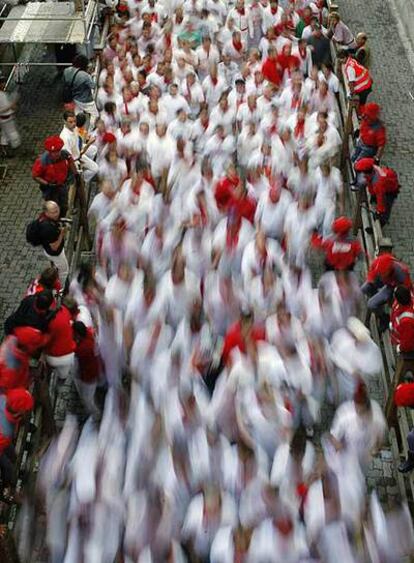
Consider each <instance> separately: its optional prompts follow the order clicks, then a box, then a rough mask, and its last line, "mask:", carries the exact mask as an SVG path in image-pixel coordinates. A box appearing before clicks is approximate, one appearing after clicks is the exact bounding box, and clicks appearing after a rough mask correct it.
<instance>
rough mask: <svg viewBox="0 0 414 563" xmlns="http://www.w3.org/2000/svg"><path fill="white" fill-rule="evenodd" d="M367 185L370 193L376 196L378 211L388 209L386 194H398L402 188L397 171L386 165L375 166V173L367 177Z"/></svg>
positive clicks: (383, 211)
mask: <svg viewBox="0 0 414 563" xmlns="http://www.w3.org/2000/svg"><path fill="white" fill-rule="evenodd" d="M367 187H368V191H369V193H370V194H371V195H374V196H375V197H376V200H377V211H378V213H385V211H386V208H387V205H386V204H387V199H386V197H385V196H386V194H391V193H394V194H397V193H398V192H399V189H400V186H399V183H398V177H397V176H396V174H395V172H394V171H393V170H392V169H391V168H387V167H385V166H374V173H373V174H372V175H371V176H370V178H367Z"/></svg>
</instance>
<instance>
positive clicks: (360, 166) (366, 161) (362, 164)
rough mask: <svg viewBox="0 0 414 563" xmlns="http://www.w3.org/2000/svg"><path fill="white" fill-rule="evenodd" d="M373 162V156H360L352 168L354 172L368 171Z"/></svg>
mask: <svg viewBox="0 0 414 563" xmlns="http://www.w3.org/2000/svg"><path fill="white" fill-rule="evenodd" d="M374 164H375V160H374V159H373V158H361V159H360V160H358V161H357V162H356V163H355V165H354V168H355V170H356V172H370V171H371V170H372V168H373V166H374Z"/></svg>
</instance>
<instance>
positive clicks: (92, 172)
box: [80, 147, 99, 184]
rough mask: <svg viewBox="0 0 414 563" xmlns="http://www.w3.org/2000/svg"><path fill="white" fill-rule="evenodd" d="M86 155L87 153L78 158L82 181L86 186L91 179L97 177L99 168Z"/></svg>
mask: <svg viewBox="0 0 414 563" xmlns="http://www.w3.org/2000/svg"><path fill="white" fill-rule="evenodd" d="M90 148H92V147H90ZM94 148H95V147H94ZM87 153H88V151H87V152H86V153H85V154H84V155H83V156H81V158H80V161H81V163H82V170H83V179H84V180H85V183H86V184H88V183H89V182H90V181H91V180H92V178H93V177H94V176H96V175H97V173H98V170H99V166H98V165H97V164H96V162H95V161H94V160H92V159H91V158H90V157H89V156H88V154H87Z"/></svg>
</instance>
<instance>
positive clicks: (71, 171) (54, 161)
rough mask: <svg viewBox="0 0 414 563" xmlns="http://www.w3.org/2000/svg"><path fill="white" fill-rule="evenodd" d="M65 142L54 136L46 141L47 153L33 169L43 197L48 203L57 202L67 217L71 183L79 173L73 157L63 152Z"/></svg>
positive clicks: (34, 178) (37, 160)
mask: <svg viewBox="0 0 414 563" xmlns="http://www.w3.org/2000/svg"><path fill="white" fill-rule="evenodd" d="M63 146H64V141H63V140H62V139H61V138H60V137H58V136H56V135H54V136H52V137H48V138H47V139H46V140H45V143H44V147H45V152H44V153H43V154H42V155H40V156H39V157H38V158H37V159H36V161H35V163H34V164H33V167H32V178H33V180H34V181H35V182H37V183H38V184H39V185H40V190H41V192H42V197H43V199H44V200H46V201H55V202H56V203H57V204H58V205H59V207H60V211H61V214H62V215H61V216H62V217H65V216H66V212H67V210H68V197H69V186H68V184H69V181H70V180H71V178H72V177H75V178H76V177H77V176H78V175H79V172H78V170H77V168H76V164H75V162H74V160H73V158H72V155H71V154H70V153H69V152H68V151H67V150H63Z"/></svg>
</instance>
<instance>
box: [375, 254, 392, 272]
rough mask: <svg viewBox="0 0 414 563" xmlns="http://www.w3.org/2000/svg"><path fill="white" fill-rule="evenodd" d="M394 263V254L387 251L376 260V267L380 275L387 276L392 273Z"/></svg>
mask: <svg viewBox="0 0 414 563" xmlns="http://www.w3.org/2000/svg"><path fill="white" fill-rule="evenodd" d="M393 263H394V256H393V255H392V254H389V253H388V252H386V253H385V254H380V255H379V256H378V258H377V260H376V269H377V272H378V273H379V274H380V276H386V275H387V274H389V273H390V271H391V269H392V265H393Z"/></svg>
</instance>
